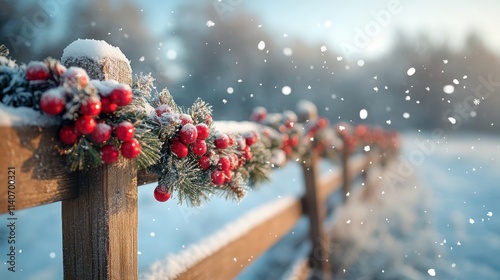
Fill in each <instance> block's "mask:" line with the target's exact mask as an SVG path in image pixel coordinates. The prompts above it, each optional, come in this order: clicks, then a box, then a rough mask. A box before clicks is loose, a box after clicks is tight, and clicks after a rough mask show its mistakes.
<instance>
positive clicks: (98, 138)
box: [91, 123, 112, 144]
mask: <svg viewBox="0 0 500 280" xmlns="http://www.w3.org/2000/svg"><path fill="white" fill-rule="evenodd" d="M111 130H112V129H111V126H110V125H108V124H105V123H98V124H97V125H96V126H95V128H94V130H93V131H92V133H91V136H92V139H94V141H95V142H96V143H99V144H100V143H104V142H106V141H108V140H109V138H110V137H111Z"/></svg>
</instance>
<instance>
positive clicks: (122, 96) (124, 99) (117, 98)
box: [109, 84, 134, 106]
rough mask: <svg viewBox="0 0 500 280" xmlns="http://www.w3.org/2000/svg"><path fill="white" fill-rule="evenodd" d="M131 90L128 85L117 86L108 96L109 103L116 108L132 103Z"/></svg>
mask: <svg viewBox="0 0 500 280" xmlns="http://www.w3.org/2000/svg"><path fill="white" fill-rule="evenodd" d="M133 96H134V94H133V93H132V89H131V88H130V86H129V85H126V84H119V85H117V86H116V87H115V88H114V89H113V90H112V91H111V93H110V94H109V97H110V98H111V101H112V102H113V103H115V104H116V105H118V106H126V105H128V104H130V102H132V97H133Z"/></svg>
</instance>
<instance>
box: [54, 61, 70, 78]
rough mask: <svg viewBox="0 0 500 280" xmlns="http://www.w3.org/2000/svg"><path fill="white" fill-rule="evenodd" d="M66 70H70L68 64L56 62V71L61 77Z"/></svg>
mask: <svg viewBox="0 0 500 280" xmlns="http://www.w3.org/2000/svg"><path fill="white" fill-rule="evenodd" d="M66 70H68V69H67V68H66V66H64V65H62V64H61V63H59V62H57V63H56V65H55V71H56V73H57V75H58V76H59V77H61V76H62V74H63V73H64V72H66Z"/></svg>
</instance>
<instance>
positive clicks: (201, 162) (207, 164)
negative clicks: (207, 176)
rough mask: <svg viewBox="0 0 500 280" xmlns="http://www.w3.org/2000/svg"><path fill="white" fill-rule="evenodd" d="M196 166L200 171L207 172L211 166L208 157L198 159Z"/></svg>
mask: <svg viewBox="0 0 500 280" xmlns="http://www.w3.org/2000/svg"><path fill="white" fill-rule="evenodd" d="M198 164H199V165H200V167H201V170H207V169H209V168H210V166H211V165H212V164H211V163H210V157H209V156H202V157H201V158H199V159H198Z"/></svg>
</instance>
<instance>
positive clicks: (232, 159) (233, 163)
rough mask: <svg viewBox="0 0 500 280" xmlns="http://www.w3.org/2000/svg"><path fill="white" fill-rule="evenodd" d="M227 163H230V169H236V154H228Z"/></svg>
mask: <svg viewBox="0 0 500 280" xmlns="http://www.w3.org/2000/svg"><path fill="white" fill-rule="evenodd" d="M229 163H230V166H229V169H230V170H234V169H236V167H238V156H237V155H236V154H231V155H230V156H229Z"/></svg>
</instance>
